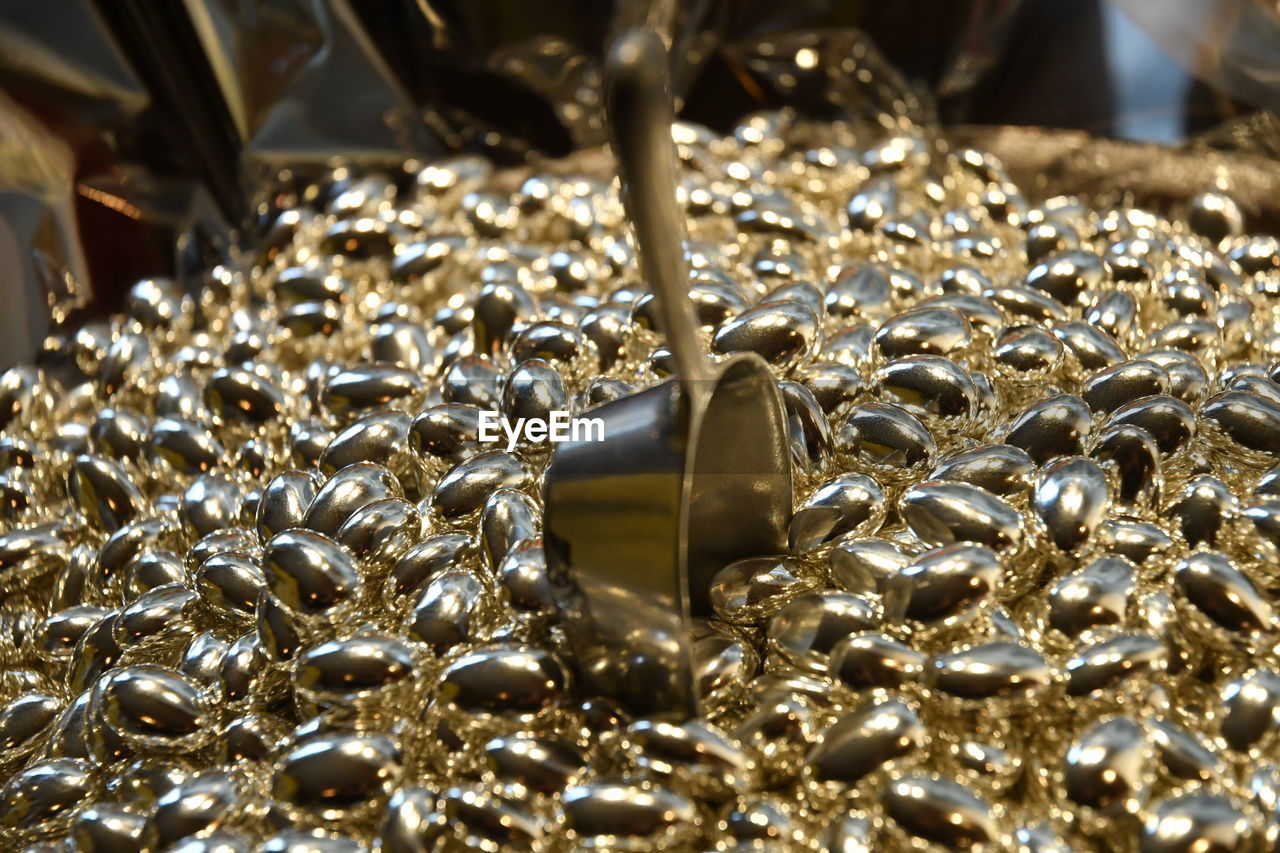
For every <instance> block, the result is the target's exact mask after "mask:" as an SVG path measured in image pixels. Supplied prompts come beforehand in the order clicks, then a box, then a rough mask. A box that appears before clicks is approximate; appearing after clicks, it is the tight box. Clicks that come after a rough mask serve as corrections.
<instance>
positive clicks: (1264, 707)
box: [1220, 669, 1280, 756]
mask: <svg viewBox="0 0 1280 853" xmlns="http://www.w3.org/2000/svg"><path fill="white" fill-rule="evenodd" d="M1222 705H1223V708H1224V709H1225V711H1226V713H1225V714H1223V716H1222V722H1221V728H1220V736H1221V738H1222V740H1223V742H1224V743H1225V744H1226V745H1227V746H1228V747H1230V748H1231V749H1233V750H1236V751H1237V752H1241V753H1245V754H1246V755H1255V756H1256V755H1263V754H1266V753H1267V752H1268V751H1269V750H1270V749H1271V748H1273V747H1274V745H1275V744H1276V743H1277V742H1280V674H1277V673H1276V672H1273V671H1271V670H1267V669H1255V670H1253V671H1251V672H1248V673H1246V674H1245V675H1244V676H1243V677H1242V678H1238V679H1236V680H1234V681H1232V682H1231V683H1230V684H1228V685H1227V687H1226V690H1225V691H1224V692H1223V696H1222Z"/></svg>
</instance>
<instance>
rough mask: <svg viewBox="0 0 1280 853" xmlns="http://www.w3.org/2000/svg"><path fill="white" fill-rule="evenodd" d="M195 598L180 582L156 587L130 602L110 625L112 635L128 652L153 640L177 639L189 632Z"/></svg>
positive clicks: (190, 631)
mask: <svg viewBox="0 0 1280 853" xmlns="http://www.w3.org/2000/svg"><path fill="white" fill-rule="evenodd" d="M195 600H196V595H195V593H194V592H192V591H191V590H190V589H189V588H188V587H187V586H185V585H184V584H181V583H170V584H162V585H160V586H156V587H154V588H152V589H149V590H147V591H146V592H144V593H142V594H141V595H139V596H138V597H137V598H135V599H134V600H133V601H131V602H130V603H129V604H128V605H127V606H126V607H125V608H124V609H123V610H121V611H120V615H119V616H117V617H116V619H115V622H114V624H113V625H112V629H111V630H112V636H113V637H114V638H115V641H116V643H117V644H119V646H120V647H121V648H124V649H128V648H130V647H132V646H135V645H137V644H138V643H142V642H145V641H149V640H153V639H164V640H169V639H177V638H179V637H183V636H185V635H189V634H190V633H192V630H191V625H190V624H189V623H190V621H191V615H192V612H191V611H192V610H193V609H194V608H193V607H192V605H193V603H194V602H195Z"/></svg>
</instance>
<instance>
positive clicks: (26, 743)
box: [0, 693, 63, 766]
mask: <svg viewBox="0 0 1280 853" xmlns="http://www.w3.org/2000/svg"><path fill="white" fill-rule="evenodd" d="M62 710H63V703H62V702H61V701H59V700H58V699H56V698H54V697H53V696H50V695H47V694H44V693H25V694H23V695H21V696H18V697H17V698H15V699H13V700H12V701H11V702H9V703H8V704H7V705H5V706H4V708H3V709H0V756H3V758H0V766H9V763H10V762H11V761H13V760H14V759H17V758H19V757H22V756H26V755H28V754H30V753H31V752H32V751H33V750H35V749H36V748H37V747H38V746H39V745H40V744H41V743H42V742H43V741H44V739H45V738H46V736H47V735H48V734H49V733H50V732H51V728H52V726H53V724H54V722H55V721H56V720H57V718H58V715H59V714H60V713H61V712H62Z"/></svg>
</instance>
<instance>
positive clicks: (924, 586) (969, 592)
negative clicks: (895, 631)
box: [884, 544, 1004, 625]
mask: <svg viewBox="0 0 1280 853" xmlns="http://www.w3.org/2000/svg"><path fill="white" fill-rule="evenodd" d="M1003 573H1004V569H1003V567H1002V566H1001V565H1000V561H999V559H998V558H997V557H996V555H995V553H994V552H993V551H992V550H991V549H989V548H986V547H984V546H981V545H969V544H954V545H946V546H944V547H941V548H937V549H934V550H932V551H928V552H926V553H924V554H922V555H921V556H920V557H919V558H917V559H916V561H915V562H914V563H912V564H911V565H909V566H907V567H905V568H904V569H903V570H902V572H901V574H900V575H899V576H898V578H897V579H893V580H890V581H889V583H888V585H887V588H886V590H885V594H884V605H885V619H886V621H890V620H900V619H911V620H913V621H917V622H924V623H926V624H930V623H939V624H942V625H951V624H957V623H959V622H962V621H965V620H966V619H968V618H971V617H972V616H973V611H974V609H975V608H977V607H978V606H979V605H981V604H982V603H983V602H984V601H986V600H987V599H988V598H989V597H990V596H991V594H992V593H993V592H995V590H996V588H997V586H998V585H999V583H1000V579H1001V577H1002V575H1003Z"/></svg>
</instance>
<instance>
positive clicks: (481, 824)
mask: <svg viewBox="0 0 1280 853" xmlns="http://www.w3.org/2000/svg"><path fill="white" fill-rule="evenodd" d="M440 805H441V811H442V812H443V813H444V816H445V820H446V821H447V824H448V826H449V833H448V837H449V838H450V839H452V840H454V841H455V842H457V843H458V844H459V845H461V846H462V847H463V848H464V849H468V850H494V851H515V850H530V849H535V845H537V844H539V843H540V841H541V839H542V835H543V828H542V824H541V823H540V822H539V821H538V820H537V819H536V818H535V817H534V816H533V815H532V814H530V813H529V812H528V811H527V810H526V809H525V807H524V805H523V804H522V803H520V802H518V801H516V800H514V799H510V798H507V797H505V796H503V795H501V794H495V793H493V792H491V791H488V790H485V789H484V788H482V787H470V788H461V787H459V788H450V789H449V790H447V791H445V792H444V794H443V795H442V796H441V798H440Z"/></svg>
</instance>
